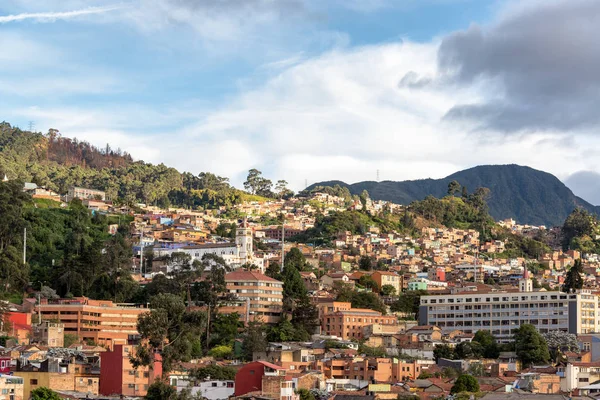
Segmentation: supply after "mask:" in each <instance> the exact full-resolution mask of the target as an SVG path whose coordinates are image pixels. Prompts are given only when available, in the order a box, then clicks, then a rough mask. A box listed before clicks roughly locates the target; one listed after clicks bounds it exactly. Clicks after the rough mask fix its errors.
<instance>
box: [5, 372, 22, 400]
mask: <svg viewBox="0 0 600 400" xmlns="http://www.w3.org/2000/svg"><path fill="white" fill-rule="evenodd" d="M24 399H27V397H24V381H23V378H21V377H20V376H12V375H0V400H24Z"/></svg>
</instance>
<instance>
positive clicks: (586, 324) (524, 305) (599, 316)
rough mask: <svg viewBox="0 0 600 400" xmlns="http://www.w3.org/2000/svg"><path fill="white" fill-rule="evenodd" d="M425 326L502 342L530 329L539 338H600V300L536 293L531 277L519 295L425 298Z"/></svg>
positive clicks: (493, 293) (496, 293) (588, 295)
mask: <svg viewBox="0 0 600 400" xmlns="http://www.w3.org/2000/svg"><path fill="white" fill-rule="evenodd" d="M419 324H420V325H435V326H438V327H440V328H441V329H442V332H443V333H449V332H451V331H454V330H462V331H463V332H465V333H475V332H477V331H479V330H487V331H489V332H490V333H491V334H493V335H494V336H495V337H496V338H497V339H498V341H499V342H501V343H506V342H509V341H510V340H511V339H512V336H513V334H514V331H515V330H516V329H518V328H519V327H520V326H521V325H523V324H531V325H533V326H535V327H536V328H537V330H538V331H539V332H540V333H546V332H549V331H553V330H561V331H565V332H570V333H575V334H582V333H591V332H600V306H599V304H598V296H596V295H593V294H592V293H591V292H590V291H588V290H581V291H579V292H578V293H563V292H559V291H551V292H550V291H544V290H540V291H533V283H532V281H531V279H529V277H528V273H526V274H525V276H524V277H523V278H522V279H520V280H519V289H518V291H517V290H514V291H509V290H490V291H486V292H481V291H465V292H461V293H453V294H446V295H432V296H422V297H421V305H420V310H419Z"/></svg>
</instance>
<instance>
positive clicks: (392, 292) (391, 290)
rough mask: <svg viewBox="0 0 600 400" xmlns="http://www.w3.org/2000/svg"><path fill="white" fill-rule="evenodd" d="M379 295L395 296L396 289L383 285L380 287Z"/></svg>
mask: <svg viewBox="0 0 600 400" xmlns="http://www.w3.org/2000/svg"><path fill="white" fill-rule="evenodd" d="M381 294H382V295H383V296H394V295H395V294H396V288H395V287H394V286H393V285H383V286H382V287H381Z"/></svg>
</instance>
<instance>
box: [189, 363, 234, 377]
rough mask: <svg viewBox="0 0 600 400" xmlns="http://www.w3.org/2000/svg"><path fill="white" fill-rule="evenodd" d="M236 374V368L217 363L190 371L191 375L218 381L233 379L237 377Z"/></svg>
mask: <svg viewBox="0 0 600 400" xmlns="http://www.w3.org/2000/svg"><path fill="white" fill-rule="evenodd" d="M235 374H236V370H235V368H232V367H222V366H220V365H217V364H211V365H207V366H206V367H202V368H196V369H193V370H191V371H190V375H191V376H192V377H194V379H198V380H205V379H208V378H210V379H214V380H217V381H232V380H234V379H235Z"/></svg>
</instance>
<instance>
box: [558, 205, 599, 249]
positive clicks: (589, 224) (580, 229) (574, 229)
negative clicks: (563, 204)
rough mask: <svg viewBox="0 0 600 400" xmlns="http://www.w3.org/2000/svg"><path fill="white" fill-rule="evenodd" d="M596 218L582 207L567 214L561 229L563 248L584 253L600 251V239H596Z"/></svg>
mask: <svg viewBox="0 0 600 400" xmlns="http://www.w3.org/2000/svg"><path fill="white" fill-rule="evenodd" d="M598 233H599V231H598V219H597V218H596V216H594V215H592V214H590V213H589V212H587V211H586V210H584V209H583V208H576V209H575V210H573V212H571V214H569V216H568V217H567V219H566V220H565V222H564V224H563V226H562V229H561V235H562V238H561V244H562V247H563V250H569V249H571V250H580V251H582V252H584V253H598V252H600V241H598V240H596V235H597V234H598Z"/></svg>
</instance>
